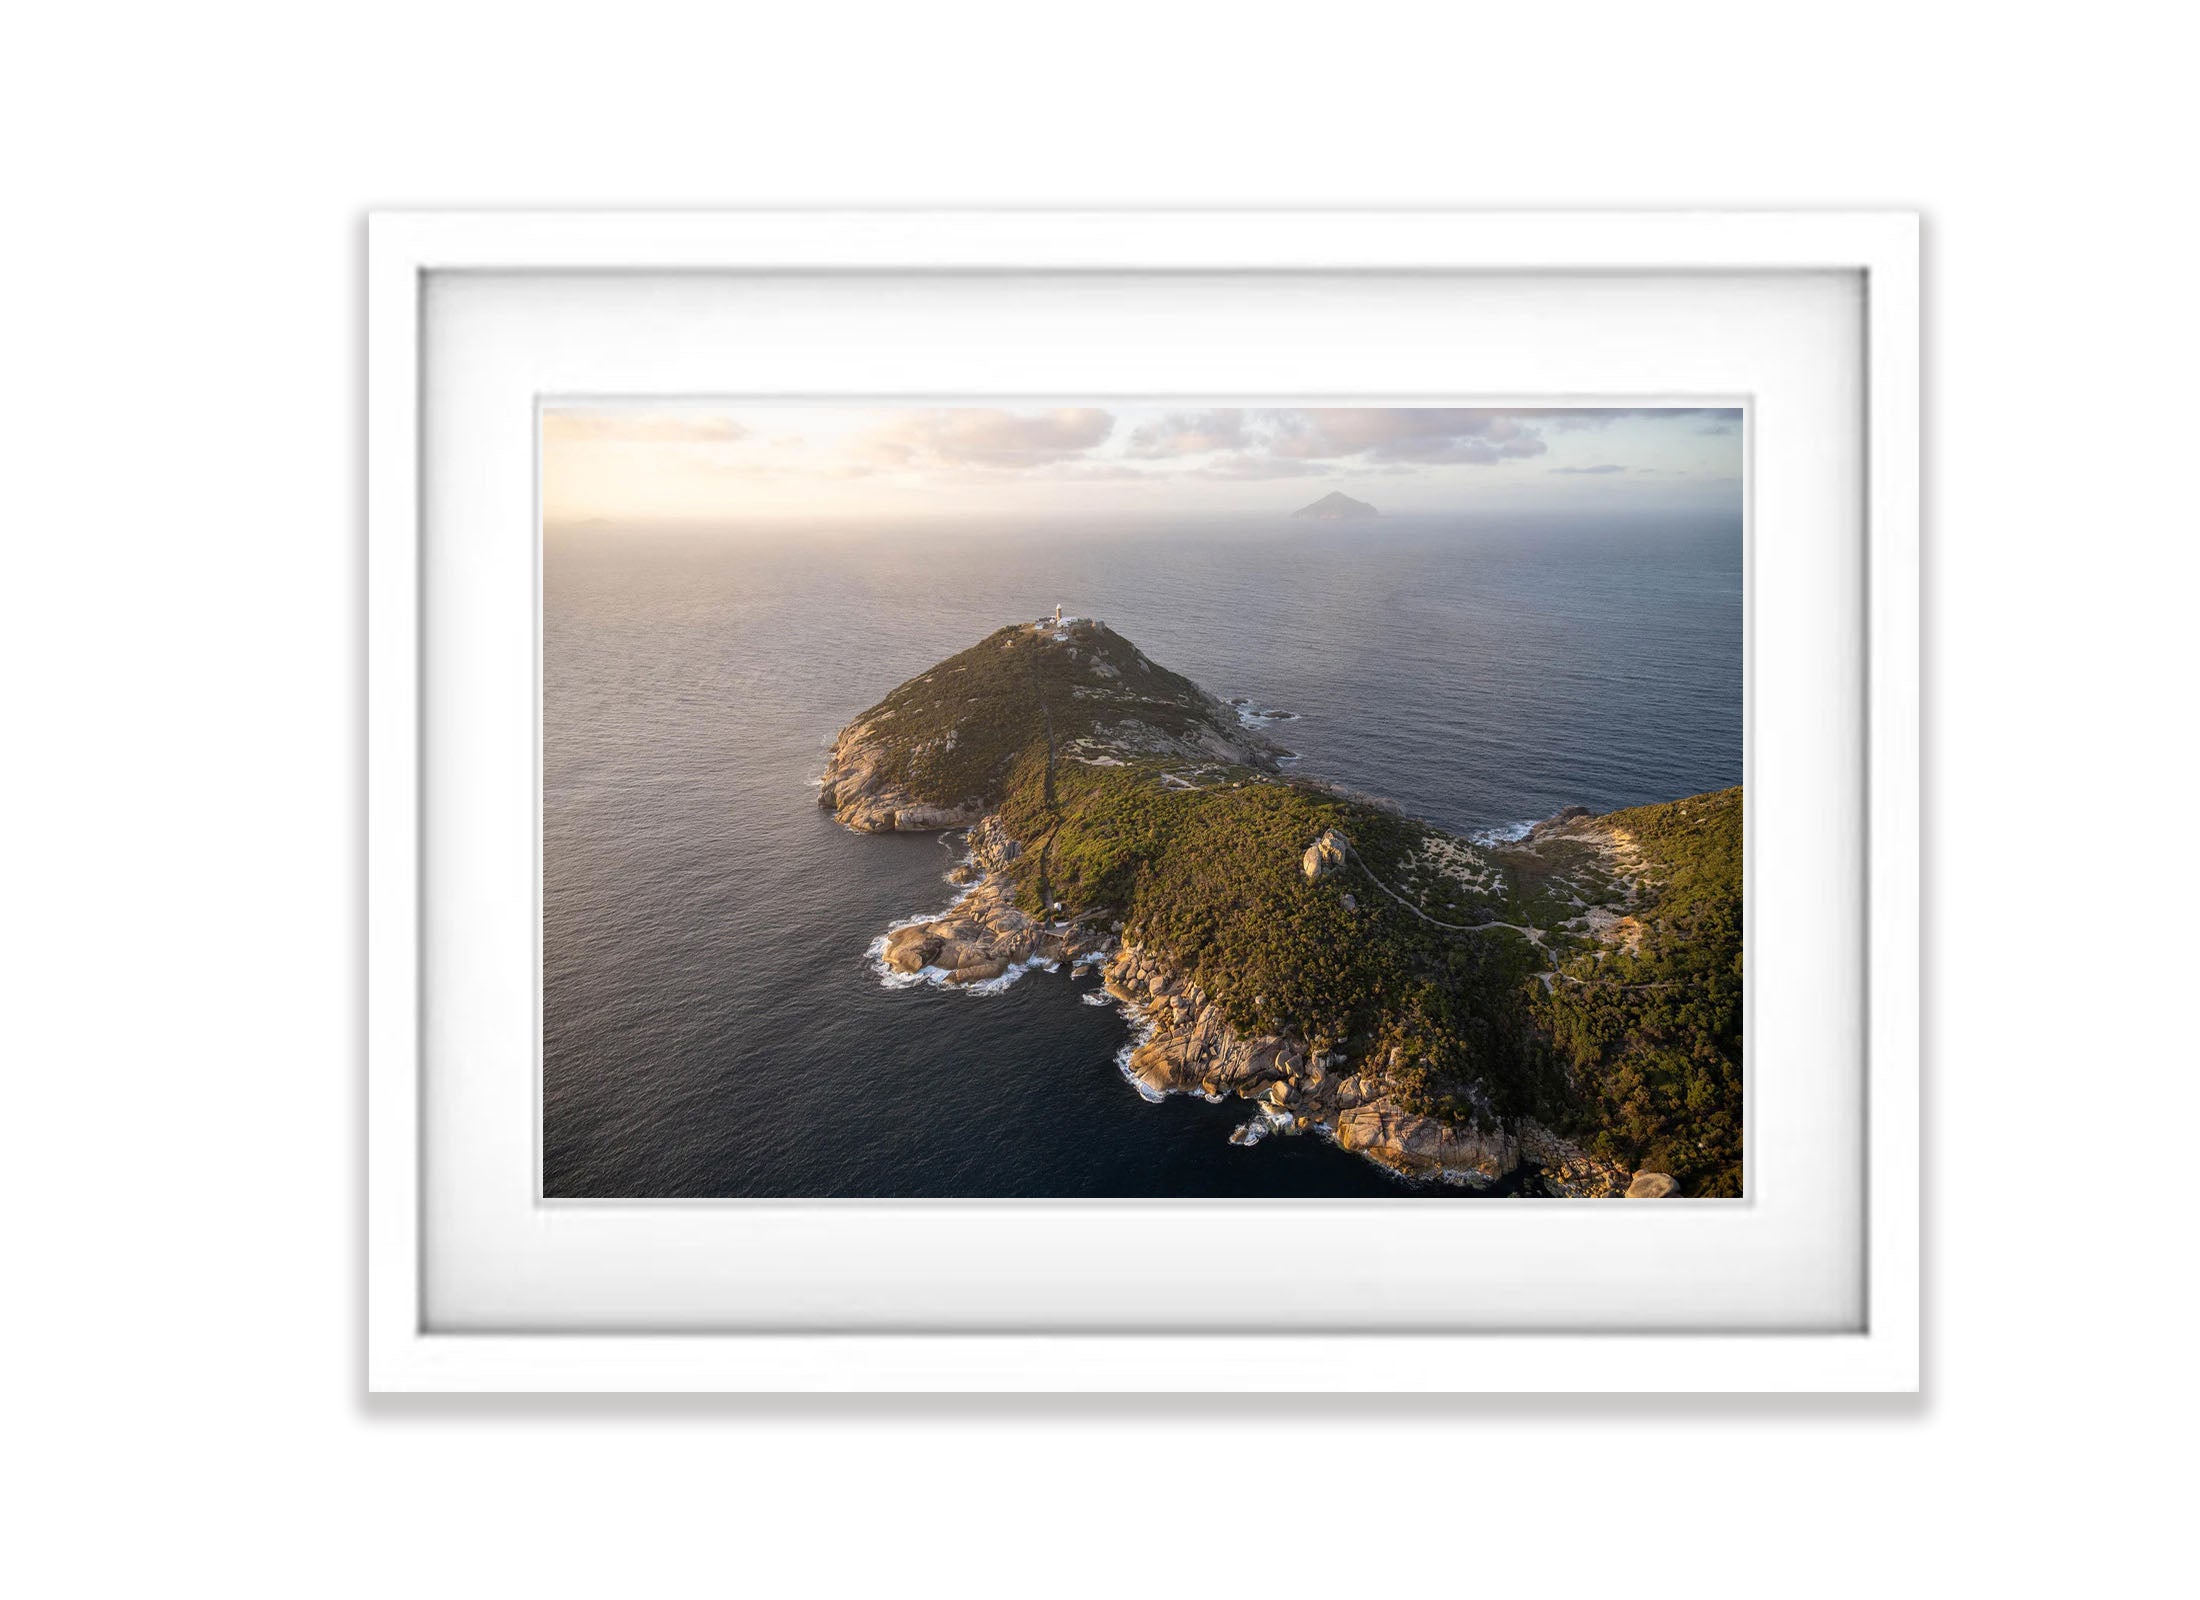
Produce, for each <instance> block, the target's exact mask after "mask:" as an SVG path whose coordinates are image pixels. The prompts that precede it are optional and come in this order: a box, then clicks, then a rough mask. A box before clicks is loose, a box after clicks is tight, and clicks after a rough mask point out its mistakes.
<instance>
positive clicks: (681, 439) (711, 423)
mask: <svg viewBox="0 0 2200 1600" xmlns="http://www.w3.org/2000/svg"><path fill="white" fill-rule="evenodd" d="M748 436H749V430H748V429H747V428H745V427H743V426H742V425H741V424H740V423H738V422H736V421H734V420H733V418H731V417H718V416H712V415H710V414H709V413H708V412H701V411H626V410H618V411H589V410H578V409H571V408H566V407H559V408H557V409H554V410H552V409H546V410H544V412H543V414H542V442H543V443H544V444H731V443H732V442H733V441H735V440H736V439H746V438H747V437H748Z"/></svg>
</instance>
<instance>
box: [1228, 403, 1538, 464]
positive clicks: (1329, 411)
mask: <svg viewBox="0 0 2200 1600" xmlns="http://www.w3.org/2000/svg"><path fill="white" fill-rule="evenodd" d="M1269 423H1270V427H1271V430H1272V431H1271V436H1270V442H1269V449H1270V450H1271V451H1272V452H1273V453H1274V454H1276V455H1278V456H1284V457H1288V458H1291V459H1293V460H1302V461H1318V460H1334V459H1336V458H1338V457H1342V456H1365V457H1367V458H1368V459H1369V460H1371V461H1417V462H1427V463H1444V462H1468V463H1472V464H1474V465H1477V466H1488V465H1491V464H1493V463H1495V462H1499V461H1511V460H1518V459H1521V458H1524V457H1528V456H1539V455H1541V454H1543V452H1544V451H1545V450H1546V449H1547V448H1549V447H1548V446H1546V445H1545V444H1544V442H1543V435H1542V434H1541V433H1539V432H1537V431H1536V430H1535V429H1534V428H1533V427H1530V426H1528V425H1527V424H1525V423H1522V422H1520V421H1519V420H1518V419H1517V418H1516V417H1515V416H1513V415H1512V414H1511V413H1510V412H1504V411H1479V410H1467V409H1462V408H1460V407H1456V406H1411V407H1384V406H1353V407H1332V408H1318V409H1310V410H1303V411H1276V412H1271V413H1269Z"/></svg>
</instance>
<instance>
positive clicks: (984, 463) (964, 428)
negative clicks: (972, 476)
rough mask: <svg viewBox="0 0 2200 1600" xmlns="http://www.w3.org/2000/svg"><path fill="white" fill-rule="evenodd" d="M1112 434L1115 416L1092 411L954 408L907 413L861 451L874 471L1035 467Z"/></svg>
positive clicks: (1070, 455) (1069, 456)
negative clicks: (887, 468) (884, 468)
mask: <svg viewBox="0 0 2200 1600" xmlns="http://www.w3.org/2000/svg"><path fill="white" fill-rule="evenodd" d="M1114 430H1115V417H1114V415H1113V414H1112V413H1110V412H1107V411H1101V410H1097V409H1094V408H1092V407H1066V408H1064V409H1061V410H1056V411H1028V412H1018V411H1000V410H994V409H991V408H986V407H977V406H957V407H952V408H942V409H936V410H924V411H909V412H905V413H903V414H902V415H901V416H898V417H896V418H895V419H894V420H893V421H892V422H890V423H888V424H886V426H884V427H882V428H879V429H877V430H875V431H874V432H873V433H872V434H871V435H870V436H869V437H867V438H866V439H864V440H863V441H862V443H861V446H860V447H859V448H860V449H861V451H862V453H863V454H864V456H865V457H866V458H867V460H868V462H869V464H871V465H874V466H911V467H921V466H964V467H999V468H1015V467H1037V466H1046V465H1049V464H1051V463H1053V462H1057V461H1067V460H1071V459H1073V458H1074V457H1077V456H1080V455H1083V454H1084V453H1085V452H1086V451H1087V450H1090V449H1092V448H1093V447H1094V446H1095V445H1098V444H1103V443H1105V442H1106V440H1107V437H1108V435H1109V434H1110V433H1112V432H1114Z"/></svg>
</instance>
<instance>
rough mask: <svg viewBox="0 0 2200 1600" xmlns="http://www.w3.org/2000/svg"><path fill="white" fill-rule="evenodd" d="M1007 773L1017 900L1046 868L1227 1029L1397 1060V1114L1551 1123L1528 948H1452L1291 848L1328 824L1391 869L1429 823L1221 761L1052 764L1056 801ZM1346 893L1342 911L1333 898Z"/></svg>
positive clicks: (1061, 893) (1504, 938) (1496, 937)
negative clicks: (1172, 769) (1400, 1096)
mask: <svg viewBox="0 0 2200 1600" xmlns="http://www.w3.org/2000/svg"><path fill="white" fill-rule="evenodd" d="M1043 762H1044V752H1043V750H1042V751H1040V752H1037V753H1036V754H1035V756H1034V757H1033V758H1032V759H1030V760H1028V761H1027V762H1025V763H1023V764H1020V765H1019V767H1018V769H1017V772H1016V778H1015V781H1014V782H1013V784H1012V786H1011V789H1010V793H1009V796H1008V798H1007V800H1006V801H1004V803H1003V804H1002V807H1001V817H1002V820H1003V821H1004V822H1005V823H1006V824H1007V825H1008V827H1009V829H1010V831H1011V832H1013V833H1015V834H1016V835H1017V836H1018V837H1019V838H1022V839H1025V840H1028V841H1032V843H1033V845H1034V846H1035V848H1032V849H1029V850H1027V852H1026V854H1025V856H1024V858H1023V861H1022V862H1021V863H1019V865H1020V867H1021V868H1022V871H1021V873H1020V881H1019V890H1020V897H1021V900H1022V903H1023V905H1024V907H1025V909H1027V910H1029V911H1032V912H1035V913H1036V912H1039V911H1040V910H1041V904H1040V899H1039V894H1038V887H1037V886H1038V883H1039V880H1040V877H1041V876H1042V874H1043V875H1044V876H1046V877H1047V879H1048V880H1049V883H1050V886H1051V894H1052V897H1053V899H1054V900H1055V901H1056V902H1058V903H1059V904H1060V905H1061V906H1062V907H1063V908H1064V911H1065V913H1068V914H1075V913H1078V912H1083V911H1093V910H1108V911H1111V912H1113V913H1114V914H1116V915H1117V916H1118V917H1120V918H1121V919H1122V921H1123V924H1124V931H1125V936H1126V937H1127V938H1129V939H1131V940H1132V941H1134V942H1135V943H1137V944H1139V945H1142V946H1144V947H1146V948H1148V949H1151V950H1154V951H1156V952H1158V953H1160V954H1163V955H1166V956H1167V957H1169V958H1170V959H1171V960H1172V961H1173V962H1174V963H1175V964H1176V965H1178V966H1180V967H1182V968H1183V969H1184V970H1185V971H1186V972H1188V973H1189V974H1190V975H1191V977H1192V978H1193V981H1195V982H1196V983H1197V984H1198V985H1199V987H1200V988H1201V989H1202V990H1203V991H1204V992H1205V993H1206V994H1207V995H1208V997H1209V998H1210V999H1212V1000H1213V1001H1214V1002H1215V1003H1216V1004H1217V1005H1218V1006H1219V1007H1221V1009H1222V1011H1223V1013H1224V1015H1225V1016H1227V1017H1228V1018H1229V1020H1230V1022H1231V1025H1232V1026H1233V1027H1236V1028H1239V1029H1241V1030H1244V1031H1247V1032H1277V1031H1282V1032H1288V1033H1291V1034H1294V1035H1296V1036H1298V1037H1301V1038H1304V1039H1307V1040H1310V1041H1313V1042H1316V1043H1319V1044H1322V1045H1325V1046H1327V1047H1328V1048H1331V1049H1339V1050H1343V1051H1345V1052H1346V1053H1347V1055H1348V1056H1349V1057H1350V1058H1351V1059H1353V1060H1354V1061H1360V1060H1369V1059H1387V1058H1388V1057H1389V1055H1390V1053H1391V1052H1392V1051H1393V1050H1397V1051H1399V1052H1401V1053H1402V1057H1403V1064H1402V1065H1401V1067H1400V1068H1399V1069H1397V1070H1396V1071H1394V1072H1393V1074H1392V1076H1393V1078H1394V1079H1395V1080H1397V1081H1398V1082H1399V1083H1400V1084H1401V1086H1402V1087H1403V1088H1404V1089H1405V1090H1406V1099H1407V1103H1408V1105H1409V1107H1410V1108H1412V1109H1418V1110H1422V1111H1425V1112H1427V1113H1430V1114H1436V1115H1447V1116H1450V1117H1452V1118H1455V1119H1458V1120H1476V1119H1478V1117H1479V1116H1480V1114H1482V1113H1484V1112H1487V1113H1492V1114H1495V1115H1499V1116H1504V1115H1517V1114H1523V1113H1531V1112H1533V1113H1540V1114H1542V1115H1545V1116H1551V1115H1556V1114H1557V1113H1558V1112H1559V1111H1561V1110H1562V1109H1563V1105H1562V1103H1561V1102H1559V1101H1557V1100H1555V1099H1553V1097H1552V1096H1551V1095H1550V1093H1549V1092H1548V1091H1549V1087H1550V1084H1549V1080H1548V1078H1547V1075H1545V1074H1543V1073H1542V1072H1540V1071H1539V1070H1538V1068H1539V1062H1538V1060H1537V1059H1536V1055H1535V1052H1534V1051H1533V1050H1532V1048H1531V1047H1530V1041H1529V1038H1528V1034H1529V1029H1528V1026H1527V1024H1528V1020H1529V1019H1528V1011H1527V1001H1528V991H1529V990H1530V989H1531V988H1532V987H1533V984H1532V981H1531V978H1532V974H1533V973H1535V972H1536V971H1538V970H1540V969H1541V968H1542V967H1543V966H1544V961H1543V958H1542V957H1541V956H1539V955H1538V954H1536V953H1535V952H1534V951H1533V950H1532V949H1531V948H1530V947H1529V945H1528V943H1527V941H1526V940H1525V939H1523V938H1521V937H1520V936H1519V935H1517V934H1513V933H1509V932H1499V933H1492V934H1481V935H1469V936H1466V937H1461V936H1460V935H1458V934H1455V933H1451V932H1448V931H1446V930H1442V929H1438V928H1435V927H1432V926H1430V925H1429V924H1428V923H1426V922H1423V921H1421V920H1420V919H1419V918H1417V917H1415V916H1413V915H1412V914H1411V913H1410V912H1408V911H1406V910H1404V909H1402V908H1401V907H1399V906H1397V905H1396V904H1394V903H1393V902H1392V901H1391V900H1390V899H1389V898H1388V897H1387V896H1385V895H1383V894H1382V893H1381V892H1380V891H1378V890H1376V889H1374V888H1373V886H1372V885H1370V884H1369V883H1368V882H1367V881H1366V878H1365V877H1364V876H1362V875H1360V874H1357V873H1351V872H1340V873H1337V874H1334V875H1332V876H1331V877H1329V878H1326V879H1324V880H1323V881H1321V882H1319V883H1310V882H1308V881H1307V879H1306V876H1305V873H1304V872H1303V871H1302V870H1301V868H1300V857H1301V856H1302V855H1303V854H1304V852H1305V850H1306V847H1307V845H1308V843H1309V842H1311V841H1312V840H1313V839H1315V838H1316V837H1318V836H1319V835H1320V834H1321V833H1322V832H1323V831H1324V830H1325V829H1329V828H1337V829H1340V830H1341V831H1343V832H1344V833H1345V834H1346V835H1347V837H1349V838H1351V839H1352V840H1353V842H1354V846H1355V848H1356V849H1357V851H1358V852H1359V854H1360V856H1361V858H1362V859H1364V860H1365V861H1367V862H1368V864H1369V866H1370V867H1371V868H1372V869H1373V870H1375V871H1376V872H1378V873H1381V874H1383V875H1384V876H1386V877H1389V876H1393V875H1395V874H1397V873H1398V872H1399V870H1400V869H1401V867H1402V866H1403V865H1404V863H1406V862H1407V861H1408V860H1409V859H1410V858H1411V857H1412V856H1413V855H1414V853H1415V851H1416V850H1417V849H1418V848H1419V847H1420V845H1421V842H1422V840H1423V839H1424V838H1425V837H1426V836H1427V834H1428V831H1429V830H1428V829H1427V828H1426V827H1425V826H1423V825H1422V824H1420V823H1416V822H1411V821H1408V820H1406V819H1404V818H1401V817H1397V816H1394V815H1392V814H1390V813H1388V812H1385V811H1383V810H1381V809H1379V808H1377V807H1375V806H1373V805H1370V804H1367V803H1365V802H1361V801H1355V800H1350V799H1346V798H1344V797H1342V796H1339V795H1337V794H1335V793H1333V792H1331V791H1329V790H1327V789H1324V788H1321V787H1319V786H1317V785H1313V784H1308V783H1299V782H1292V781H1287V780H1280V779H1276V778H1273V777H1268V776H1266V775H1264V774H1261V773H1258V772H1255V771H1253V770H1251V769H1245V768H1233V769H1228V770H1227V771H1226V772H1225V773H1223V774H1222V775H1221V777H1220V778H1219V780H1218V782H1217V783H1216V785H1215V786H1214V787H1211V788H1205V789H1200V790H1183V789H1171V788H1165V787H1163V786H1162V784H1161V783H1160V782H1159V770H1160V769H1159V765H1158V764H1151V763H1140V764H1133V765H1130V766H1125V767H1089V766H1083V765H1080V764H1077V763H1074V762H1065V763H1062V764H1061V765H1060V766H1058V768H1057V770H1056V777H1055V803H1054V806H1053V807H1052V809H1051V810H1049V808H1048V807H1047V805H1046V802H1045V798H1044V794H1043V790H1042V787H1041V785H1040V783H1039V782H1038V781H1036V780H1037V778H1038V774H1039V770H1040V768H1041V767H1042V766H1043ZM1348 896H1349V898H1350V899H1351V900H1352V901H1353V902H1355V904H1352V905H1348V904H1347V897H1348Z"/></svg>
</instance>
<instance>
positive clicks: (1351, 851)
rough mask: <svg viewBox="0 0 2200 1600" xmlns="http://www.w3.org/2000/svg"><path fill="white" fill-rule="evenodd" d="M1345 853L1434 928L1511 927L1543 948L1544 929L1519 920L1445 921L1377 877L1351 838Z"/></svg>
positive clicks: (1467, 930) (1461, 930) (1480, 929)
mask: <svg viewBox="0 0 2200 1600" xmlns="http://www.w3.org/2000/svg"><path fill="white" fill-rule="evenodd" d="M1344 853H1345V854H1346V855H1348V856H1350V857H1351V858H1352V862H1353V865H1355V866H1357V867H1358V868H1359V869H1360V870H1361V871H1362V872H1364V873H1366V874H1367V881H1368V882H1370V883H1372V884H1373V885H1375V887H1376V888H1378V889H1380V890H1382V891H1383V893H1385V894H1387V895H1389V896H1390V898H1391V899H1393V900H1395V901H1397V902H1398V904H1400V905H1402V906H1404V907H1405V908H1406V909H1407V910H1408V911H1410V912H1412V913H1413V914H1414V915H1415V916H1417V917H1419V918H1420V919H1421V920H1422V921H1423V922H1425V923H1427V924H1428V925H1429V926H1430V927H1432V928H1449V929H1450V930H1451V931H1452V932H1453V933H1485V932H1487V931H1488V930H1489V929H1491V928H1510V929H1511V930H1512V931H1513V932H1514V933H1517V934H1521V935H1523V936H1524V937H1525V938H1526V939H1527V941H1528V943H1530V944H1532V945H1534V946H1535V947H1536V948H1537V949H1539V950H1540V949H1542V948H1543V930H1542V929H1540V928H1523V927H1522V926H1521V925H1520V924H1519V923H1517V922H1444V921H1442V920H1440V919H1438V918H1436V917H1432V916H1430V915H1429V914H1428V913H1427V912H1426V911H1423V910H1422V909H1421V908H1420V907H1419V906H1417V905H1415V904H1414V903H1413V902H1412V901H1410V900H1408V899H1407V898H1406V897H1405V896H1404V895H1402V894H1400V893H1399V892H1398V891H1397V890H1395V889H1393V888H1392V887H1391V886H1390V885H1389V884H1387V883H1385V882H1383V880H1382V879H1380V878H1378V877H1376V876H1375V869H1374V868H1373V867H1371V866H1369V865H1368V864H1367V862H1366V861H1365V860H1364V859H1362V858H1361V855H1360V852H1359V849H1358V848H1357V847H1356V846H1355V845H1353V844H1352V843H1351V841H1350V840H1347V841H1346V842H1345V847H1344ZM1548 953H1549V952H1547V951H1546V952H1545V954H1546V955H1548Z"/></svg>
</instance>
